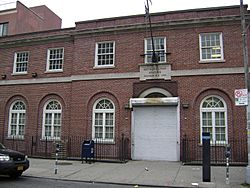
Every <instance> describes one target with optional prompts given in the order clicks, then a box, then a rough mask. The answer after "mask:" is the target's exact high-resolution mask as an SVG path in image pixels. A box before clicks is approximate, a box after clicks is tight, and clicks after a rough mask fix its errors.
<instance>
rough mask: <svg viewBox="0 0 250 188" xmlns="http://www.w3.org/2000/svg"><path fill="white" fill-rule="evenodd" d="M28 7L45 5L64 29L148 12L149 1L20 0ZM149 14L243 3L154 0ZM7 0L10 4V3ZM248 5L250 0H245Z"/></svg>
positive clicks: (1, 0) (1, 1) (1, 3)
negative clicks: (91, 21)
mask: <svg viewBox="0 0 250 188" xmlns="http://www.w3.org/2000/svg"><path fill="white" fill-rule="evenodd" d="M19 1H20V2H22V3H23V4H24V5H26V6H27V7H33V6H39V5H46V6H47V7H48V8H50V9H51V10H52V11H53V12H55V13H56V14H57V15H58V16H59V17H60V18H62V28H68V27H74V26H75V22H78V21H86V20H93V19H102V18H110V17H119V16H128V15H136V14H144V13H145V6H144V4H145V2H146V0H19ZM151 2H152V5H150V13H154V12H165V11H175V10H186V9H195V8H207V7H217V6H231V5H240V0H151ZM6 3H10V4H7V5H6ZM243 3H244V4H249V10H250V0H243ZM7 6H12V7H13V8H14V7H15V0H0V10H2V9H6V7H7Z"/></svg>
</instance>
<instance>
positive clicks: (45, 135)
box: [0, 6, 249, 161]
mask: <svg viewBox="0 0 250 188" xmlns="http://www.w3.org/2000/svg"><path fill="white" fill-rule="evenodd" d="M245 10H246V18H247V19H246V20H247V21H248V19H249V14H248V11H247V7H246V6H245ZM0 19H1V18H0ZM151 19H152V29H153V35H154V45H155V50H156V52H157V54H158V63H152V41H151V39H150V33H149V25H148V23H147V20H145V17H144V15H135V16H125V17H117V18H108V19H99V20H91V21H83V22H77V23H76V27H75V28H68V29H57V30H50V31H42V32H35V33H29V34H23V35H11V36H8V37H2V38H0V59H1V64H0V65H1V66H0V74H1V79H2V80H0V88H1V89H0V103H1V106H0V133H1V137H2V138H1V141H2V142H4V143H6V144H9V145H11V143H12V142H14V141H19V148H22V149H23V150H24V146H23V145H22V144H25V145H28V146H30V139H29V138H30V137H31V136H34V138H36V142H35V144H37V142H43V141H44V140H46V142H47V141H49V142H50V141H51V142H53V141H55V140H62V141H64V140H66V141H65V142H67V143H68V144H69V145H70V143H71V142H72V143H73V141H72V140H71V141H69V138H71V137H74V138H75V137H84V138H92V139H94V140H97V139H102V144H103V145H105V147H106V148H107V149H108V148H109V147H112V146H116V147H117V148H119V147H120V146H119V140H120V139H121V138H122V135H124V136H125V137H126V138H128V139H129V145H128V146H129V148H128V149H129V157H130V158H132V159H139V160H140V159H146V160H170V161H178V160H181V158H182V157H183V156H182V155H183V148H184V147H183V142H182V140H183V138H197V142H196V144H197V147H198V148H200V146H201V135H202V132H210V133H211V144H212V146H213V147H219V148H222V146H225V145H226V144H228V143H230V144H231V141H232V140H239V139H242V138H243V143H241V145H243V147H244V148H245V147H246V145H247V144H246V115H245V114H246V111H245V107H244V106H235V99H234V91H235V89H241V88H244V69H243V50H242V35H241V21H240V7H239V6H228V7H216V8H205V9H194V10H183V11H172V12H162V13H154V14H152V15H151ZM65 138H67V139H65ZM32 144H33V141H32ZM238 146H239V145H236V146H235V147H234V148H233V151H232V152H233V154H234V155H235V157H236V159H237V160H238V161H242V160H245V158H246V157H247V153H246V152H243V154H242V155H241V156H240V157H238V153H239V151H238V150H237V148H239V147H238ZM80 147H81V146H80V144H74V145H73V146H72V144H71V149H70V152H69V154H68V155H70V156H78V154H79V150H80ZM191 149H192V148H191V146H190V147H189V152H190V153H192V152H193V151H192V150H191ZM195 150H198V149H197V148H196V149H195ZM28 152H30V151H28ZM237 157H238V158H237ZM243 158H244V159H243Z"/></svg>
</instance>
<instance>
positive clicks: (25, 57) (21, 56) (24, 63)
mask: <svg viewBox="0 0 250 188" xmlns="http://www.w3.org/2000/svg"><path fill="white" fill-rule="evenodd" d="M28 61H29V53H28V52H17V53H16V59H15V63H16V70H15V72H27V67H28Z"/></svg>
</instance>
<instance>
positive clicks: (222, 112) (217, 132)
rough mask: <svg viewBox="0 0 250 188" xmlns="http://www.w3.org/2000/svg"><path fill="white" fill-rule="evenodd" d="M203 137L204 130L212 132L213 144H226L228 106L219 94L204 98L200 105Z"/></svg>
mask: <svg viewBox="0 0 250 188" xmlns="http://www.w3.org/2000/svg"><path fill="white" fill-rule="evenodd" d="M200 113H201V138H202V132H209V133H210V137H211V138H210V140H211V143H213V144H215V143H216V144H217V143H218V144H226V141H227V107H226V104H225V102H224V101H223V100H222V99H221V98H220V97H217V96H209V97H207V98H205V99H204V100H203V102H202V103H201V107H200Z"/></svg>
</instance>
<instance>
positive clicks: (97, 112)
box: [92, 99, 115, 141]
mask: <svg viewBox="0 0 250 188" xmlns="http://www.w3.org/2000/svg"><path fill="white" fill-rule="evenodd" d="M114 129H115V107H114V104H113V103H112V102H111V101H110V100H108V99H101V100H98V101H97V102H96V103H95V105H94V107H93V131H92V136H93V138H94V139H104V140H107V141H114Z"/></svg>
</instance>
